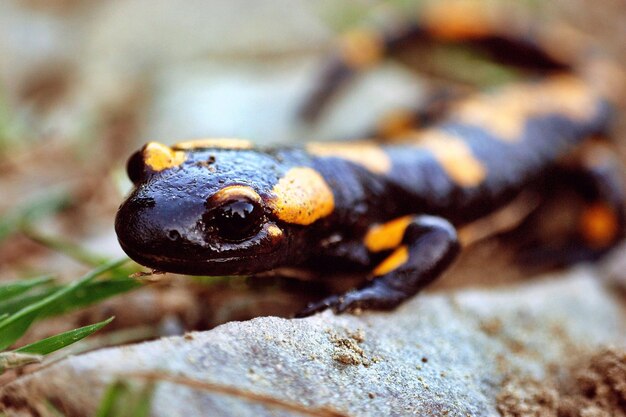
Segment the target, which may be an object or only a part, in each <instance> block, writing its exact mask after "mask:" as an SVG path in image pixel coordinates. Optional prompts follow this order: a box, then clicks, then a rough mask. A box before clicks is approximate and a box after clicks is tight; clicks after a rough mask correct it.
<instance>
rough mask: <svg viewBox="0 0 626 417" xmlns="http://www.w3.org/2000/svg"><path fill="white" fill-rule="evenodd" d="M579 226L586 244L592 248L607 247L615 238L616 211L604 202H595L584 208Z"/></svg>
mask: <svg viewBox="0 0 626 417" xmlns="http://www.w3.org/2000/svg"><path fill="white" fill-rule="evenodd" d="M579 227H580V231H581V233H582V235H583V238H584V239H585V241H586V242H587V244H588V245H590V246H591V247H594V248H605V247H608V246H610V245H611V244H612V243H613V242H615V239H617V233H618V230H619V224H618V219H617V213H615V210H614V209H613V208H612V207H611V206H609V205H607V204H605V203H595V204H593V205H591V206H589V207H586V208H585V210H584V211H583V214H582V216H581V218H580V226H579Z"/></svg>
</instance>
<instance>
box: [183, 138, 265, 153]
mask: <svg viewBox="0 0 626 417" xmlns="http://www.w3.org/2000/svg"><path fill="white" fill-rule="evenodd" d="M253 147H254V144H253V143H252V142H251V141H249V140H247V139H237V138H206V139H193V140H187V141H184V142H179V143H177V144H175V145H174V146H173V148H174V149H182V150H193V149H206V148H218V149H252V148H253Z"/></svg>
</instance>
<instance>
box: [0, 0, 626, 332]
mask: <svg viewBox="0 0 626 417" xmlns="http://www.w3.org/2000/svg"><path fill="white" fill-rule="evenodd" d="M483 3H484V4H485V6H486V7H494V8H498V7H500V6H501V5H502V4H503V3H506V2H504V1H498V0H485V1H484V2H483ZM508 3H511V2H508ZM423 4H424V1H418V0H388V1H374V0H346V1H341V2H337V1H332V0H255V1H246V0H209V1H202V0H187V1H184V2H177V1H171V0H110V1H97V0H3V1H2V2H0V190H1V192H2V194H1V195H2V198H1V199H0V213H2V215H1V216H0V281H3V280H12V279H17V278H24V277H30V276H35V275H40V274H54V275H55V276H56V277H58V278H57V279H58V282H64V281H67V280H71V279H75V278H76V277H77V276H79V275H80V274H82V273H84V272H85V271H86V270H88V269H89V268H90V267H91V266H93V265H94V264H95V263H97V262H96V261H97V260H99V259H103V258H114V257H119V256H123V253H122V251H121V249H120V248H119V246H118V245H117V241H116V237H115V234H114V232H113V219H114V216H115V212H116V209H117V207H118V205H119V203H120V202H121V200H122V199H123V197H124V195H125V194H126V193H127V192H128V190H129V189H130V182H129V181H128V180H127V179H126V173H125V163H126V159H127V158H128V156H129V155H130V154H131V153H132V152H133V151H134V150H136V149H138V148H139V147H140V146H141V145H142V144H143V143H145V142H146V141H149V140H156V141H161V142H163V143H167V144H171V143H174V142H177V141H180V140H184V139H189V138H197V137H211V136H214V137H244V138H249V139H252V140H254V141H256V142H257V143H260V144H276V143H296V142H299V141H305V140H326V139H349V138H358V137H360V136H362V135H363V134H364V133H365V132H369V131H371V130H372V129H373V128H374V127H375V126H376V124H377V121H378V120H380V118H381V117H383V116H384V115H385V114H388V113H389V112H391V111H393V110H395V109H398V108H405V107H413V106H414V105H415V103H418V102H419V101H420V99H421V97H422V96H423V95H424V92H425V91H427V89H428V86H429V85H432V83H433V82H435V83H440V84H441V83H443V82H447V81H448V80H454V81H453V82H455V83H456V84H460V85H463V86H466V87H468V88H482V87H485V86H490V85H492V84H498V83H504V82H508V81H510V80H514V79H515V74H512V73H511V72H509V71H508V70H507V69H505V68H501V67H499V66H498V64H497V63H490V62H486V61H485V60H484V59H482V58H481V57H476V56H472V55H471V54H470V53H466V52H465V51H458V50H454V51H452V50H451V51H443V52H441V51H437V52H436V53H433V54H431V55H428V56H416V55H411V54H408V53H407V54H404V55H403V56H402V57H398V58H399V59H389V60H385V61H384V62H381V64H380V65H378V66H376V67H375V68H372V69H371V70H368V71H366V72H365V73H363V74H361V75H360V76H358V77H357V78H356V79H355V80H354V82H352V83H351V84H350V85H349V86H347V87H346V88H345V89H343V90H342V91H341V94H340V95H338V96H337V97H335V99H334V100H333V101H332V102H331V103H329V106H328V108H326V109H324V111H323V112H322V114H321V116H320V119H319V120H318V121H317V122H316V123H314V124H312V125H306V124H304V123H303V122H302V121H301V120H299V118H298V117H297V113H298V110H299V108H300V106H301V105H302V103H303V102H304V101H305V99H306V98H307V97H308V95H309V94H310V93H311V91H312V90H313V89H314V88H315V86H316V82H317V80H318V75H319V72H320V70H321V67H322V65H323V62H324V59H325V57H327V56H328V55H329V53H330V52H331V51H332V50H333V46H334V45H335V43H336V39H337V36H338V35H339V34H340V33H342V32H344V31H346V30H348V29H350V28H353V27H357V26H378V27H384V26H386V25H387V26H388V25H393V24H394V22H401V21H406V20H410V19H412V18H413V17H414V16H415V15H416V11H417V10H419V9H420V8H421V7H423ZM509 6H510V4H509ZM515 8H516V10H518V11H519V13H523V14H527V15H529V16H531V17H532V18H533V19H536V21H537V22H538V24H545V25H551V24H554V23H555V22H561V21H565V22H568V23H570V24H573V25H575V26H576V27H578V28H579V29H580V30H581V31H583V32H585V33H587V34H588V35H589V36H591V37H592V38H593V39H594V41H595V42H597V44H598V45H599V46H600V47H601V48H602V49H603V50H605V51H606V53H607V54H608V55H609V56H611V57H613V59H615V60H616V61H617V62H619V61H620V60H621V65H622V66H623V68H624V64H625V62H624V59H625V57H626V3H624V2H623V1H622V0H605V1H602V2H601V3H599V2H591V1H584V0H568V1H565V0H559V1H552V2H541V1H536V0H525V1H521V2H516V5H515ZM425 62H427V63H428V65H426V67H428V68H429V69H432V66H433V65H434V66H435V67H436V70H437V71H436V73H437V75H436V76H434V75H433V74H432V73H428V72H427V74H424V73H423V71H420V70H423V67H424V66H425V65H424V63H425ZM622 110H623V109H622ZM623 114H624V113H623V111H622V112H621V113H620V117H618V120H617V122H618V123H617V127H616V134H615V137H616V139H617V143H618V147H619V148H620V149H622V150H623V149H624V143H625V142H626V140H625V137H624V132H625V131H626V130H625V129H624V119H625V118H624V117H623ZM495 245H497V244H496V243H494V244H491V245H490V244H486V245H485V246H484V247H483V248H478V249H476V250H475V253H473V254H472V255H471V256H465V257H464V258H465V261H464V262H465V263H464V264H463V263H462V265H464V266H462V267H461V266H459V267H457V268H455V271H453V273H451V274H449V276H446V280H444V282H442V283H440V284H439V286H440V287H439V288H443V287H454V286H460V285H472V283H474V284H475V283H477V282H480V283H482V284H485V283H486V284H492V283H501V282H510V281H511V280H515V279H520V278H521V277H520V275H519V274H516V273H515V272H511V271H508V273H507V274H499V273H489V271H491V270H492V269H493V270H494V271H502V270H507V267H506V265H507V263H506V259H507V257H506V250H504V249H502V248H501V247H498V246H495ZM494 253H497V254H498V256H496V257H494V256H493V254H494ZM487 258H489V263H488V265H487V266H485V263H484V261H485V259H487ZM499 258H502V261H500V260H499ZM481 262H482V263H481ZM472 264H474V265H480V268H479V267H476V268H475V269H473V270H472V268H469V267H467V265H470V266H471V265H472ZM478 268H479V269H480V271H481V273H480V274H476V273H475V271H476V269H478ZM471 271H474V275H472V272H471ZM494 277H502V278H494ZM157 281H158V282H154V283H151V284H149V285H145V286H142V287H141V288H136V287H134V286H133V287H132V288H133V289H134V291H132V292H131V291H129V292H128V293H125V294H123V295H118V296H117V297H114V298H111V299H109V300H107V301H105V302H102V303H99V304H97V305H96V306H92V307H91V308H89V309H83V310H80V311H78V312H74V313H72V314H73V315H71V316H69V318H68V316H65V317H63V319H53V320H51V321H50V320H49V321H46V322H45V323H46V324H45V325H42V326H35V327H33V328H32V329H31V330H30V331H29V333H28V334H27V335H26V338H25V339H24V340H25V341H28V340H36V339H38V338H41V337H43V336H45V335H48V334H52V333H55V332H58V331H62V330H65V329H70V328H73V327H76V326H78V325H84V324H88V323H92V322H95V321H97V320H102V319H103V318H106V317H109V316H111V315H115V316H116V317H117V319H116V320H115V322H114V323H113V324H112V325H110V326H109V327H107V329H109V331H113V332H118V333H117V335H118V338H117V339H113V340H114V342H111V341H110V340H109V341H106V342H103V344H104V343H122V342H128V341H132V340H141V339H144V338H150V337H155V336H157V335H161V334H173V333H174V334H175V333H181V332H183V331H186V330H191V329H207V328H211V327H213V326H215V325H216V324H219V323H222V322H225V321H228V320H232V319H244V318H249V317H252V316H254V315H259V314H277V315H283V316H286V315H289V314H290V313H292V312H293V311H296V310H297V309H298V306H301V305H304V304H305V303H306V301H307V300H306V297H304V298H303V297H302V296H301V293H302V290H301V288H300V285H304V284H289V283H284V282H282V281H280V282H279V281H275V280H273V279H272V278H265V279H264V280H262V282H259V280H256V281H253V282H251V281H250V280H248V279H246V278H240V279H232V280H220V279H207V278H193V279H190V278H183V277H177V276H171V275H169V274H168V275H166V276H159V277H157ZM250 289H252V290H253V291H249V290H250ZM325 290H327V288H324V289H318V288H317V287H315V288H309V287H307V293H308V294H309V295H308V297H311V298H315V294H316V291H321V292H323V291H325ZM331 290H337V289H336V288H331ZM120 292H124V291H120ZM55 320H56V321H55ZM128 329H131V331H130V332H127V333H119V332H123V331H125V330H128Z"/></svg>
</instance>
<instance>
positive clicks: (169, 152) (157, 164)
mask: <svg viewBox="0 0 626 417" xmlns="http://www.w3.org/2000/svg"><path fill="white" fill-rule="evenodd" d="M186 158H187V157H186V156H185V152H182V151H175V150H173V149H172V148H170V147H169V146H166V145H163V144H161V143H157V142H150V143H148V144H146V146H144V148H143V160H144V162H145V163H146V165H147V166H149V167H150V168H151V169H153V170H154V171H163V170H164V169H167V168H172V167H177V166H179V165H181V164H182V163H183V162H185V159H186Z"/></svg>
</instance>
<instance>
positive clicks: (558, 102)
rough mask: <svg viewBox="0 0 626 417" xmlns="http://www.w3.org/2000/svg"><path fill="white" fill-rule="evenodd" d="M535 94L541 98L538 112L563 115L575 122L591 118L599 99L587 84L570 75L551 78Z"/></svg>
mask: <svg viewBox="0 0 626 417" xmlns="http://www.w3.org/2000/svg"><path fill="white" fill-rule="evenodd" d="M537 93H538V94H540V97H541V98H543V100H541V101H540V102H539V111H540V112H542V113H563V114H565V115H567V116H568V117H569V118H570V119H572V120H577V121H578V120H587V119H589V118H590V117H592V116H593V111H594V110H595V108H596V105H597V103H598V99H599V97H598V95H597V94H594V92H593V91H592V89H591V87H590V86H589V85H588V84H586V83H585V82H584V81H583V80H581V79H580V78H578V77H575V76H572V75H561V76H557V77H552V79H551V81H550V82H547V83H545V85H544V89H543V90H541V91H538V92H537Z"/></svg>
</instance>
